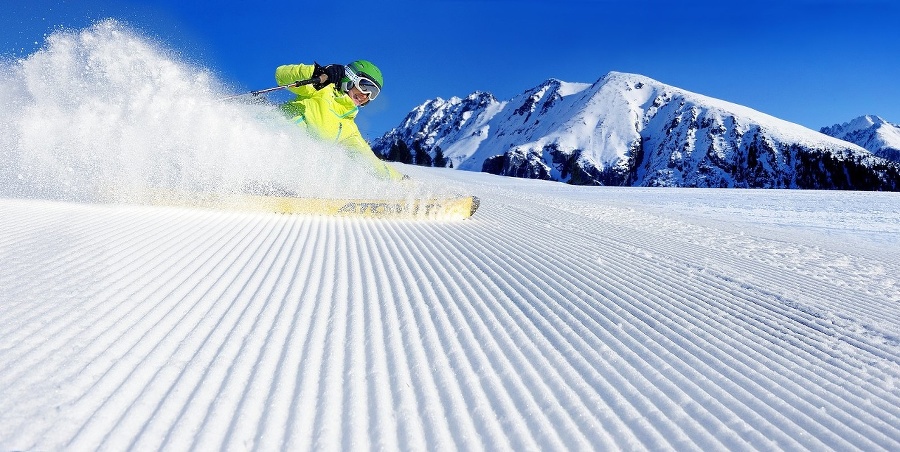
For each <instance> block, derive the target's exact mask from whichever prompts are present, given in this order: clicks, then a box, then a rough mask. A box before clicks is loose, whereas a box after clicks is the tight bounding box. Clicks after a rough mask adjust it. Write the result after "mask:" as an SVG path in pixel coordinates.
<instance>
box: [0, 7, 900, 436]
mask: <svg viewBox="0 0 900 452" xmlns="http://www.w3.org/2000/svg"><path fill="white" fill-rule="evenodd" d="M134 80H141V82H142V83H141V84H140V85H138V86H135V85H134ZM221 85H222V83H221V82H218V81H216V80H214V78H213V76H212V75H211V74H210V73H209V72H207V71H205V70H203V69H202V68H195V67H193V66H191V65H188V64H183V63H180V62H178V61H176V60H173V59H172V57H171V56H170V53H168V52H165V51H164V50H161V49H160V48H159V47H158V46H157V45H155V44H153V42H152V41H149V40H147V39H146V38H143V37H142V36H141V35H140V34H139V33H135V32H134V31H132V30H129V29H128V28H127V27H124V26H122V25H121V24H119V23H116V22H115V21H104V22H101V23H98V24H96V25H95V26H93V27H90V28H88V29H85V30H80V31H65V30H60V31H58V32H55V33H53V34H52V35H51V36H50V37H48V41H47V45H46V46H45V47H44V48H43V49H42V50H41V51H40V52H37V53H35V54H33V55H29V56H28V57H26V58H23V59H21V60H16V61H14V62H8V61H3V62H2V65H0V105H4V106H6V109H4V110H3V111H2V113H0V369H2V371H0V451H7V450H73V451H81V450H160V449H165V450H187V449H194V450H221V449H230V450H263V451H271V450H288V451H294V450H308V449H327V450H336V449H341V450H367V449H386V450H516V451H519V450H597V449H599V450H603V449H614V450H640V449H650V450H678V451H682V450H703V451H708V450H760V449H767V450H770V449H793V450H797V449H807V450H825V449H836V450H866V451H871V450H887V451H895V450H898V449H900V421H898V420H900V386H898V382H900V276H898V275H900V262H898V259H897V255H898V251H900V198H898V196H897V195H898V194H896V193H876V192H853V191H846V192H834V191H830V192H816V191H800V190H792V191H788V190H721V189H719V190H708V189H683V188H682V189H679V188H656V189H650V188H621V187H577V186H569V185H564V184H559V183H552V182H546V181H535V180H525V179H515V178H507V177H498V176H492V175H490V174H484V173H478V172H468V171H450V170H443V169H433V168H429V169H426V168H420V167H414V166H401V167H400V169H401V170H402V171H403V172H404V173H407V174H409V175H410V176H412V179H411V180H407V181H403V182H390V181H382V180H378V179H377V178H376V177H374V176H372V175H371V174H370V173H371V171H369V166H368V165H367V164H365V162H361V161H359V160H356V159H354V158H353V157H352V156H348V155H347V153H346V152H344V151H343V150H341V149H337V148H335V147H333V146H329V145H325V144H322V143H319V142H317V141H315V140H313V139H312V138H310V137H308V136H306V135H304V134H303V133H302V131H301V130H300V129H299V128H297V127H295V126H293V125H291V124H290V123H289V122H288V121H285V120H284V118H283V117H281V116H280V115H278V114H277V111H275V109H274V108H271V107H267V106H264V105H245V104H241V103H240V102H234V101H222V100H221V98H222V97H225V96H226V95H228V94H232V93H223V92H217V91H215V90H213V89H211V88H210V87H213V86H221ZM60 86H65V87H66V89H65V90H64V91H62V92H61V91H60V90H59V87H60ZM588 89H589V88H586V87H583V86H577V85H564V84H560V85H559V86H558V87H557V88H555V90H556V92H557V93H559V95H560V98H559V99H558V100H556V101H555V102H565V99H567V98H570V97H572V96H579V95H582V94H584V93H586V92H587V91H588ZM643 89H649V88H641V90H643ZM635 90H637V87H635ZM641 92H643V91H641ZM632 95H635V96H636V95H638V93H632ZM623 99H625V98H623ZM648 99H649V98H648ZM488 101H489V100H488ZM535 108H538V107H535ZM541 108H542V107H541ZM462 113H464V112H462ZM523 114H525V115H527V111H525V110H523ZM470 119H471V120H474V118H470ZM574 126H575V125H573V127H574ZM610 127H613V126H612V125H610ZM609 130H617V129H616V128H611V129H609ZM823 136H824V135H823ZM828 140H832V139H830V138H829V139H828ZM835 141H836V140H835ZM248 186H249V187H251V188H260V187H261V188H264V189H271V190H275V191H278V190H284V191H285V192H287V191H290V192H296V193H302V194H306V195H318V196H328V197H347V196H355V195H359V194H363V195H365V196H372V197H380V198H388V197H392V196H396V197H403V198H407V197H413V198H416V199H419V198H424V197H427V196H431V195H441V194H447V193H464V194H471V195H476V196H478V197H480V199H481V208H480V209H479V210H478V212H477V213H476V215H475V216H474V217H472V218H471V219H468V220H465V221H408V220H407V221H399V220H396V221H388V220H381V221H379V220H371V219H346V218H343V219H342V218H324V217H315V216H288V215H278V214H269V213H259V212H249V211H236V210H223V209H219V210H201V209H192V208H184V207H160V206H151V205H149V201H152V200H153V199H157V198H156V197H155V196H154V194H158V193H160V192H163V193H166V194H173V193H194V194H197V195H198V196H206V195H215V196H216V197H214V198H213V199H222V198H221V197H227V196H229V195H230V194H233V193H234V192H235V191H240V190H241V189H243V188H247V187H248ZM204 199H206V198H204Z"/></svg>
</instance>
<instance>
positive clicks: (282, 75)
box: [275, 64, 316, 97]
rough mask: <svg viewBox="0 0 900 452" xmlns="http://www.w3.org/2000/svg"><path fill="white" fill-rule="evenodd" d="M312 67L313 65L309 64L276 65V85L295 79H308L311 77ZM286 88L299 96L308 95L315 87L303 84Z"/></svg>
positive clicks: (285, 83) (291, 81)
mask: <svg viewBox="0 0 900 452" xmlns="http://www.w3.org/2000/svg"><path fill="white" fill-rule="evenodd" d="M314 69H315V66H313V65H311V64H286V65H284V66H278V68H277V69H275V82H276V83H278V85H287V84H288V83H293V82H296V81H297V80H308V79H309V78H311V77H312V73H313V70H314ZM288 90H290V91H291V92H292V93H294V94H296V95H298V96H300V97H309V96H311V95H313V94H314V93H315V92H316V89H315V88H313V87H312V85H303V86H298V87H296V88H294V87H291V88H288Z"/></svg>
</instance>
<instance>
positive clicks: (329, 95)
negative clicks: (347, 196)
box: [275, 60, 404, 180]
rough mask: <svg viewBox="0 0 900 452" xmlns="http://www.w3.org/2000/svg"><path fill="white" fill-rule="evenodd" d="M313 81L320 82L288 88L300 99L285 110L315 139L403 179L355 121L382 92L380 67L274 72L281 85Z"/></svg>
mask: <svg viewBox="0 0 900 452" xmlns="http://www.w3.org/2000/svg"><path fill="white" fill-rule="evenodd" d="M311 78H319V79H320V80H321V81H320V82H319V83H315V84H312V85H303V86H298V87H289V88H288V89H289V90H290V91H291V92H293V93H294V94H296V95H297V97H296V98H295V99H294V100H291V101H288V102H285V103H284V104H282V106H281V108H282V110H284V111H285V113H287V114H288V115H289V116H290V117H291V118H292V120H293V121H294V122H295V123H296V124H297V125H299V126H301V127H305V128H306V129H307V130H308V131H309V132H310V133H312V134H313V135H314V136H316V137H319V138H321V139H323V140H333V141H334V142H336V143H339V144H341V145H342V146H344V147H345V148H347V149H349V150H350V151H351V152H353V153H355V154H356V155H358V156H360V157H362V158H364V159H365V160H367V161H369V162H370V163H371V164H372V167H373V170H374V171H375V173H376V174H377V175H379V176H381V177H383V178H386V179H392V180H401V179H403V178H404V175H403V174H401V173H400V172H399V171H397V170H396V169H395V168H394V167H392V166H390V165H388V164H387V163H385V162H383V161H381V160H380V159H378V157H376V156H375V153H374V152H373V151H372V148H371V147H370V146H369V143H367V142H366V140H365V139H363V137H362V134H361V133H360V132H359V128H358V127H357V126H356V122H354V119H355V118H356V114H357V113H358V112H359V107H362V106H364V105H366V104H368V103H369V102H371V101H372V100H374V99H375V98H376V97H378V94H379V93H380V92H381V87H382V86H383V85H384V79H383V78H382V76H381V71H380V70H379V69H378V67H376V66H375V65H374V64H372V63H371V62H370V61H366V60H356V61H354V62H352V63H350V64H348V65H346V66H344V65H342V64H329V65H327V66H319V64H318V63H315V64H313V65H308V64H289V65H284V66H279V67H278V68H277V69H275V80H276V81H277V82H278V84H279V85H286V84H289V83H292V82H295V81H297V80H307V79H311Z"/></svg>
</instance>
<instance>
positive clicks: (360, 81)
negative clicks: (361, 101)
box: [346, 67, 381, 100]
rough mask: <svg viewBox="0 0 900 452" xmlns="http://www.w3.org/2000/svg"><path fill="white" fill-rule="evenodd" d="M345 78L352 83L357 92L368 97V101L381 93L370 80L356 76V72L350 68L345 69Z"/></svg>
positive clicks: (376, 85)
mask: <svg viewBox="0 0 900 452" xmlns="http://www.w3.org/2000/svg"><path fill="white" fill-rule="evenodd" d="M346 74H347V78H349V79H350V81H351V82H352V83H353V86H355V87H356V89H358V90H359V92H361V93H363V94H365V95H367V96H369V100H373V99H375V98H376V97H378V94H379V93H380V92H381V88H379V87H378V84H377V83H375V82H373V81H372V80H370V79H368V78H366V77H362V76H359V75H356V72H354V71H353V69H351V68H349V67H348V68H347V71H346Z"/></svg>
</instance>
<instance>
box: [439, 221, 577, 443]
mask: <svg viewBox="0 0 900 452" xmlns="http://www.w3.org/2000/svg"><path fill="white" fill-rule="evenodd" d="M426 232H427V231H426ZM458 232H459V234H448V238H450V239H453V240H454V241H455V243H452V244H449V246H447V247H442V249H440V250H438V252H439V254H441V255H446V254H445V253H449V252H450V250H451V249H453V248H457V247H458V246H459V244H460V243H461V242H462V241H461V240H460V239H461V238H464V237H465V236H466V235H467V232H466V231H465V229H464V228H460V229H459V230H458ZM430 239H431V240H434V241H437V240H438V237H436V236H431V237H430ZM423 250H424V251H428V249H423ZM429 254H430V253H429ZM435 261H437V259H436V258H435V256H434V255H430V256H428V262H435ZM437 262H439V261H437ZM459 264H460V265H462V264H463V262H460V263H459ZM432 268H433V269H434V271H440V268H441V266H440V264H437V263H435V265H434V266H433V267H432ZM454 276H457V275H456V274H454ZM455 279H456V278H455ZM454 283H455V284H457V287H456V288H452V287H451V288H448V287H445V286H443V285H442V288H443V289H444V290H453V292H454V293H453V294H449V293H448V294H447V295H451V296H450V297H449V298H448V299H452V300H457V303H456V304H455V306H451V307H452V308H455V309H452V310H451V311H450V312H448V311H447V310H444V316H443V317H444V319H445V320H446V321H447V322H448V323H449V322H452V323H453V325H451V326H450V327H448V328H447V330H448V331H449V333H446V334H447V335H448V336H449V337H453V335H454V334H455V335H456V336H457V337H459V336H461V335H460V329H464V330H467V333H468V334H466V335H464V336H463V337H464V338H465V339H467V343H466V344H465V345H463V346H458V348H459V349H460V350H459V351H460V352H462V351H464V350H466V349H469V350H472V351H478V352H481V353H478V354H477V356H474V357H471V358H476V359H477V360H478V362H477V363H471V364H470V363H466V362H462V363H460V365H465V364H469V366H468V369H467V371H466V375H471V376H470V377H469V379H470V380H471V382H464V384H463V386H464V387H468V388H473V387H477V386H474V385H475V384H477V382H478V379H477V377H475V374H474V371H473V370H472V368H473V367H477V368H485V367H490V366H491V364H490V363H491V362H496V363H503V364H506V365H507V366H509V367H510V368H515V369H519V373H520V375H519V382H518V383H517V384H516V386H517V388H516V390H515V393H514V394H510V397H512V396H515V397H514V398H506V399H503V398H501V399H499V400H494V401H493V402H494V404H500V405H501V406H502V407H503V410H504V411H503V412H504V413H506V416H511V417H514V418H521V417H522V416H523V414H522V413H520V411H522V410H523V409H527V411H525V413H527V416H525V418H526V419H520V421H521V422H524V423H525V425H528V423H529V421H530V422H538V425H537V426H529V427H539V425H540V421H542V420H543V421H544V422H546V421H547V419H548V418H547V417H546V416H548V415H551V416H554V417H555V418H556V420H557V422H559V423H562V425H569V427H568V428H567V429H568V431H569V435H566V436H565V437H564V438H561V437H560V436H559V435H556V434H554V435H553V436H552V437H550V438H546V439H545V441H548V443H547V444H554V445H555V447H560V448H561V447H563V446H564V445H565V443H564V442H563V441H564V439H566V440H568V441H569V444H568V445H569V446H584V445H588V444H590V443H589V442H588V441H587V439H586V438H585V436H584V435H585V432H582V431H579V430H578V429H577V427H576V426H575V424H574V423H573V421H574V420H573V418H572V416H567V415H564V413H559V412H558V410H559V407H556V408H555V409H554V410H551V411H550V412H549V413H548V412H546V410H535V409H534V407H535V403H536V402H535V400H534V396H532V395H531V394H530V393H529V391H527V390H526V388H527V386H526V385H525V384H523V383H522V381H523V380H522V379H523V378H529V379H534V380H537V381H536V382H537V383H539V384H538V388H539V392H540V393H546V392H547V391H549V388H547V387H546V386H545V385H540V379H539V378H535V377H536V376H538V375H539V373H538V371H536V370H535V369H534V365H533V364H532V363H533V362H541V361H545V360H546V358H545V355H543V354H540V353H535V352H530V353H528V355H529V356H522V355H521V353H514V354H513V356H509V355H510V353H512V352H513V351H515V350H516V342H515V341H513V340H511V339H510V338H509V337H508V336H506V337H504V338H503V340H502V341H498V339H500V338H491V337H490V336H489V335H487V334H486V333H485V331H484V329H485V328H486V327H485V325H484V324H483V323H480V324H477V326H479V327H480V328H479V331H478V332H477V333H476V332H475V331H474V330H473V328H472V326H468V325H467V322H471V320H467V319H479V318H489V319H492V320H496V319H498V315H502V314H500V313H497V312H496V311H494V312H481V313H479V312H477V311H473V310H472V308H473V305H476V306H486V305H487V303H490V301H489V300H490V298H486V299H483V300H474V299H471V298H470V297H466V296H465V293H464V292H463V291H462V289H464V288H466V286H469V285H470V284H471V283H470V282H468V281H466V280H460V279H456V280H455V281H454ZM460 284H461V286H460ZM454 289H455V290H454ZM471 289H475V288H470V291H471ZM477 290H478V292H480V293H481V294H483V295H481V296H484V295H486V294H489V292H488V291H487V290H486V288H485V287H483V286H482V287H480V288H478V289H477ZM458 300H468V301H469V303H460V302H459V301H458ZM477 301H483V302H484V303H485V304H484V305H481V304H479V303H477ZM466 311H468V312H469V314H470V315H468V316H467V315H465V314H464V313H465V312H466ZM476 335H477V338H475V336H476ZM485 341H487V342H485ZM488 344H490V345H491V346H490V347H487V345H488ZM525 344H527V343H525ZM525 344H523V343H519V346H520V347H521V346H523V345H525ZM492 350H498V351H501V352H504V353H502V354H499V355H498V354H496V353H491V351H492ZM522 351H523V352H525V351H526V350H522ZM454 352H455V351H451V353H454ZM489 353H490V354H489ZM495 372H496V370H495ZM521 374H524V375H521ZM497 380H498V378H496V377H495V378H492V379H490V380H488V381H490V382H491V384H490V385H489V386H488V387H487V388H484V389H483V390H482V391H480V392H481V394H484V397H487V395H488V394H503V392H501V391H498V389H499V387H498V385H497ZM542 386H543V387H542ZM494 397H497V396H496V395H495V396H494ZM569 402H570V403H571V404H570V405H568V406H570V407H571V408H574V409H580V410H581V411H582V412H583V413H584V414H582V415H581V416H580V417H583V416H589V417H592V415H590V414H589V413H587V412H585V411H584V410H586V406H585V405H584V403H583V402H581V401H580V400H570V401H569ZM516 403H518V404H523V403H524V404H525V405H526V406H525V407H519V408H517V407H516ZM476 406H477V404H476ZM485 421H487V420H484V419H482V420H481V422H485ZM538 431H540V429H539V428H534V429H532V428H528V429H526V430H524V431H518V432H511V433H507V435H508V436H509V437H511V438H512V439H518V440H520V441H524V440H526V439H528V438H529V437H530V436H532V435H533V433H531V432H538ZM501 432H502V427H501V426H497V432H495V433H494V434H493V436H500V435H501ZM550 433H555V432H550ZM571 435H574V436H571ZM500 437H502V436H500ZM534 445H535V443H533V442H532V443H530V444H513V445H510V444H503V443H498V444H497V446H503V447H511V446H514V447H513V448H521V447H525V446H528V447H534Z"/></svg>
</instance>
